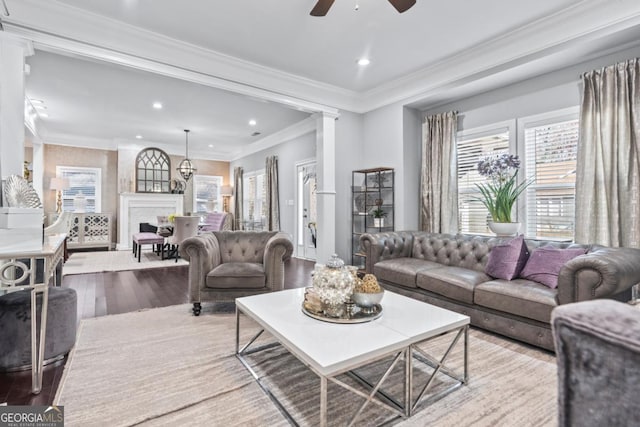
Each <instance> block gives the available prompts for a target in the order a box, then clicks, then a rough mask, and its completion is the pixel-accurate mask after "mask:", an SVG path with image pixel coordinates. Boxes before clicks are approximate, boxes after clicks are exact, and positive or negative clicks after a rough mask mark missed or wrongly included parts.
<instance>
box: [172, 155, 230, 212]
mask: <svg viewBox="0 0 640 427" xmlns="http://www.w3.org/2000/svg"><path fill="white" fill-rule="evenodd" d="M169 157H170V158H171V167H172V168H173V171H174V172H175V177H176V178H178V179H182V178H181V177H180V174H179V173H178V172H177V171H176V168H177V167H178V165H179V164H180V162H181V161H182V159H184V156H169ZM193 163H194V165H195V167H196V169H197V171H196V174H198V175H213V176H216V175H217V176H221V177H222V185H232V184H233V183H232V182H231V181H230V179H229V162H219V161H214V160H198V159H194V160H193ZM172 177H173V174H172ZM219 209H220V210H222V206H220V207H219ZM184 211H185V213H186V212H192V211H193V178H192V179H190V180H189V182H188V183H187V189H186V190H185V192H184Z"/></svg>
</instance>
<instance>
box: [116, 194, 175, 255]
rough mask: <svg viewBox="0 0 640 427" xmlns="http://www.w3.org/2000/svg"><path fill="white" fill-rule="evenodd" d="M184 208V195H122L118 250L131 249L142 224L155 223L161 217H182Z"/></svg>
mask: <svg viewBox="0 0 640 427" xmlns="http://www.w3.org/2000/svg"><path fill="white" fill-rule="evenodd" d="M183 206H184V195H183V194H165V193H122V194H120V209H119V213H120V215H119V216H118V221H119V224H120V233H119V235H118V246H117V248H118V250H126V249H130V248H131V236H132V235H133V234H134V233H137V232H138V231H139V229H140V223H141V222H150V223H154V222H156V221H157V216H159V215H169V214H177V215H182V213H183Z"/></svg>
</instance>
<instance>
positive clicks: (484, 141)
mask: <svg viewBox="0 0 640 427" xmlns="http://www.w3.org/2000/svg"><path fill="white" fill-rule="evenodd" d="M516 125H517V126H516ZM516 129H517V132H516ZM578 130H579V126H578V109H577V108H568V109H564V110H559V111H553V112H549V113H545V114H541V115H536V116H530V117H524V118H521V119H518V120H517V122H516V121H515V120H511V121H508V122H504V123H498V124H495V125H491V126H487V127H484V128H478V129H471V130H468V131H461V132H458V138H457V139H458V142H457V155H458V222H459V230H460V232H461V233H469V234H490V231H489V229H488V227H487V216H488V212H487V209H486V208H485V207H484V205H483V204H482V203H481V202H479V201H478V200H477V197H478V196H479V191H478V190H477V188H476V185H475V184H478V183H481V182H485V181H484V180H485V178H484V177H482V176H480V174H479V173H478V171H477V169H476V166H477V163H478V161H479V160H480V158H482V157H484V156H487V155H492V154H501V153H516V154H518V156H519V157H520V160H521V161H522V166H521V168H520V172H519V173H518V179H519V181H520V182H521V181H522V180H524V179H533V183H532V184H531V185H529V186H528V187H527V189H526V190H525V191H524V193H523V194H522V195H521V196H520V197H519V198H518V205H517V212H514V214H515V216H514V217H513V218H514V221H515V220H517V221H519V222H521V223H522V224H523V227H522V228H521V229H520V232H521V233H524V234H525V235H526V236H527V237H529V238H537V239H549V240H572V239H573V232H574V214H575V182H576V175H575V172H576V159H577V151H578Z"/></svg>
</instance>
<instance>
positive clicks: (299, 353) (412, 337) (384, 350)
mask: <svg viewBox="0 0 640 427" xmlns="http://www.w3.org/2000/svg"><path fill="white" fill-rule="evenodd" d="M303 299H304V289H303V288H301V289H291V290H285V291H280V292H273V293H269V294H261V295H255V296H249V297H243V298H238V299H236V356H237V357H238V359H239V360H240V361H241V362H242V364H243V365H244V366H245V367H246V368H247V370H249V372H250V373H251V374H252V375H253V376H254V378H255V379H256V380H257V381H258V384H259V385H260V386H261V387H262V389H263V390H264V391H265V392H266V393H267V395H268V396H269V397H270V398H271V399H272V400H273V401H274V403H275V404H276V405H277V406H278V408H279V409H280V410H281V412H283V414H284V415H285V416H286V417H287V419H288V420H289V421H290V422H291V423H292V424H294V425H297V423H296V422H295V420H294V419H293V418H292V417H291V415H290V414H289V413H288V412H287V411H286V410H285V408H284V406H283V405H282V404H280V402H278V400H277V399H276V398H275V396H274V395H273V394H272V393H271V392H270V390H269V389H268V387H267V386H266V385H265V384H264V383H263V382H261V380H260V378H259V377H258V375H257V374H256V373H255V371H254V370H253V369H252V368H251V366H250V364H249V362H248V361H247V359H246V358H245V357H244V356H245V355H248V354H253V353H256V352H258V351H260V350H264V349H266V348H271V347H273V344H272V345H267V346H263V347H260V348H256V349H249V347H250V346H251V345H252V344H253V343H254V342H255V340H256V339H257V338H258V337H259V336H260V335H261V334H262V333H263V332H264V331H267V332H269V333H270V334H271V335H273V336H274V337H275V338H276V339H277V340H278V342H279V344H281V345H282V346H284V347H285V348H286V349H287V350H288V351H289V352H290V353H291V354H293V355H294V356H295V357H296V358H298V359H299V360H300V361H301V362H302V363H304V364H305V365H306V366H308V367H309V369H311V370H312V371H313V372H314V373H315V374H316V375H318V376H319V377H320V425H321V426H322V427H324V426H326V425H327V380H329V381H332V382H334V383H336V384H338V385H340V386H342V387H344V388H346V389H347V390H350V391H352V392H354V393H356V394H358V395H360V396H362V397H364V398H365V399H366V400H365V402H364V403H363V404H362V406H361V407H360V408H359V409H358V410H357V411H356V413H355V414H354V416H353V418H352V421H351V424H352V423H353V422H355V420H356V418H357V417H358V416H359V415H360V413H361V412H362V411H363V410H364V408H365V406H366V405H367V404H368V403H374V404H377V405H379V406H382V407H385V408H387V409H389V410H390V411H392V412H393V413H395V414H396V415H397V416H400V417H403V418H406V417H410V416H411V414H412V412H413V410H414V409H415V408H416V407H417V406H418V404H419V403H420V402H421V401H422V400H423V397H425V396H426V394H427V391H428V389H429V387H430V385H431V383H432V381H433V379H434V378H435V375H436V374H437V373H438V372H441V373H443V374H446V375H448V376H450V377H451V378H453V379H455V380H456V381H457V382H456V384H454V385H453V386H451V387H449V388H448V389H447V390H444V391H443V392H439V393H438V395H437V396H435V397H436V399H439V398H441V397H443V396H444V395H446V394H448V393H450V392H451V391H453V390H455V389H457V388H459V387H460V386H461V385H462V384H465V383H466V382H467V380H468V340H469V317H468V316H465V315H462V314H458V313H455V312H453V311H449V310H445V309H443V308H439V307H436V306H433V305H430V304H426V303H423V302H421V301H417V300H415V299H412V298H408V297H405V296H402V295H399V294H396V293H393V292H389V291H387V292H385V295H384V298H383V300H382V307H383V313H382V317H380V318H379V319H376V320H374V321H371V322H367V323H360V324H349V325H345V324H335V323H328V322H323V321H320V320H316V319H312V318H311V317H309V316H307V315H305V314H304V313H303V312H302V301H303ZM240 313H243V314H245V315H246V316H247V317H249V318H251V319H252V320H254V321H255V322H256V323H258V324H259V325H260V326H261V327H262V330H261V331H260V332H258V334H256V335H255V336H254V337H253V338H252V339H251V340H250V341H249V342H248V343H247V344H246V345H245V346H243V347H242V348H240ZM448 332H455V334H453V335H454V338H453V340H452V342H451V345H450V346H449V348H448V349H447V351H446V352H445V353H444V355H443V356H442V357H441V358H440V360H436V359H435V358H433V357H432V356H430V355H428V354H426V353H425V352H424V351H422V350H421V349H419V348H418V347H417V346H416V344H418V343H420V342H423V341H426V340H429V339H431V338H434V337H437V336H440V335H443V334H445V333H448ZM460 337H464V340H463V343H464V372H463V374H462V376H460V375H458V374H456V373H454V372H453V371H452V370H450V369H448V368H447V367H446V366H445V365H444V362H445V360H446V358H447V356H448V355H449V354H450V352H451V350H452V349H453V348H454V347H455V345H456V343H457V342H458V341H459V339H460ZM276 344H277V343H276ZM389 356H393V362H392V363H391V365H390V366H389V368H388V370H387V371H386V372H385V373H384V374H383V375H382V377H381V379H380V380H379V381H378V383H377V384H370V383H369V382H367V381H366V379H364V378H361V377H360V376H359V375H357V374H355V373H353V372H350V371H352V370H354V369H356V368H359V367H362V366H364V365H367V364H370V363H372V362H375V361H377V360H379V359H382V358H385V357H389ZM414 358H416V359H418V360H420V361H422V362H424V363H427V364H429V365H430V366H432V367H433V368H434V372H433V374H432V375H431V377H430V378H429V380H428V381H427V383H426V384H425V386H424V388H422V390H421V392H420V395H419V396H418V397H417V398H415V399H414V398H413V396H412V385H413V367H412V363H413V359H414ZM400 360H404V365H405V367H404V372H405V375H404V377H405V380H404V381H405V383H404V402H403V403H402V404H400V403H399V402H396V401H394V400H392V399H390V398H389V397H388V396H386V395H384V394H383V393H381V392H379V388H380V386H381V385H382V383H383V382H384V381H385V380H386V379H387V377H388V375H389V374H390V373H391V371H392V369H393V367H394V366H396V364H397V363H398V362H399V361H400ZM347 372H350V373H351V374H352V375H353V376H355V377H357V379H358V380H360V382H362V383H364V384H366V385H368V386H369V387H370V388H371V392H370V393H369V394H368V395H367V394H365V393H363V392H362V391H360V390H357V389H355V388H353V387H352V386H350V385H348V384H345V383H344V382H342V381H341V380H339V379H337V376H338V375H340V374H343V373H347Z"/></svg>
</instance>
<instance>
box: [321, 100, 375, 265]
mask: <svg viewBox="0 0 640 427" xmlns="http://www.w3.org/2000/svg"><path fill="white" fill-rule="evenodd" d="M363 126H364V121H363V115H362V114H356V113H350V112H347V111H343V112H341V113H340V117H339V118H338V121H337V122H336V237H335V239H336V253H337V254H338V255H339V256H340V257H341V258H342V259H344V260H345V262H346V263H347V264H350V263H351V216H352V212H353V210H352V207H351V206H352V201H351V172H352V171H353V170H355V169H362V168H364V167H367V164H366V163H365V154H366V152H367V151H368V149H366V148H365V144H364V143H363V138H362V132H363ZM318 261H319V262H325V261H326V260H325V261H323V260H318Z"/></svg>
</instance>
